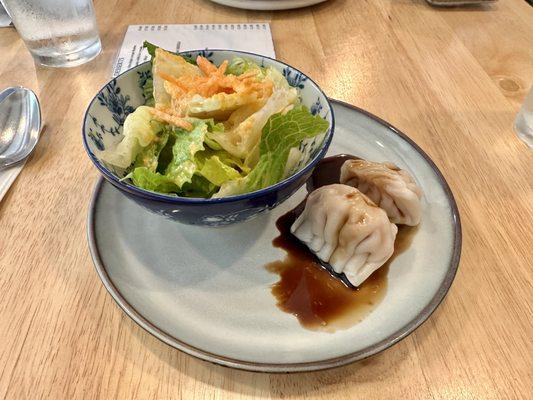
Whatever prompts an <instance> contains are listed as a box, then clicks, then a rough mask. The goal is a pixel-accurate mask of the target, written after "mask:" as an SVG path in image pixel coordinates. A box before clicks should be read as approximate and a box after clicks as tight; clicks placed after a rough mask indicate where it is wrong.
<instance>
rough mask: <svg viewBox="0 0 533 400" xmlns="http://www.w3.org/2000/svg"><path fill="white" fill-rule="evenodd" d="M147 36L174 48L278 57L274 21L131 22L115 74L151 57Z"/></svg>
mask: <svg viewBox="0 0 533 400" xmlns="http://www.w3.org/2000/svg"><path fill="white" fill-rule="evenodd" d="M145 40H147V41H148V42H151V43H153V44H155V45H157V46H159V47H162V48H164V49H166V50H169V51H174V52H180V51H190V50H204V49H231V50H241V51H249V52H252V53H259V54H261V55H265V56H268V57H275V53H274V44H273V43H272V33H271V32H270V25H269V24H267V23H264V22H256V23H246V24H243V23H240V24H189V25H129V26H128V29H127V31H126V35H125V36H124V41H123V42H122V47H121V48H120V50H119V52H118V56H117V59H116V61H115V65H114V66H113V76H117V75H119V74H121V73H122V72H124V71H126V70H128V69H130V68H133V67H135V66H136V65H139V64H141V63H143V62H145V61H147V60H149V58H150V56H149V55H148V52H147V51H146V49H145V48H143V42H144V41H145Z"/></svg>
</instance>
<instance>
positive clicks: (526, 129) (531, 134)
mask: <svg viewBox="0 0 533 400" xmlns="http://www.w3.org/2000/svg"><path fill="white" fill-rule="evenodd" d="M514 129H515V131H516V134H517V135H518V137H519V138H520V139H522V140H523V141H524V142H526V143H527V145H528V146H529V147H533V86H532V87H531V88H530V89H529V93H528V94H527V96H526V98H525V99H524V104H522V107H521V108H520V111H519V112H518V114H517V115H516V119H515V121H514Z"/></svg>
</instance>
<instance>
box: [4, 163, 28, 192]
mask: <svg viewBox="0 0 533 400" xmlns="http://www.w3.org/2000/svg"><path fill="white" fill-rule="evenodd" d="M25 163H26V162H25V161H24V162H22V163H21V164H18V165H15V166H14V167H10V168H7V169H2V170H0V201H2V199H3V198H4V195H5V194H6V193H7V191H8V189H9V187H10V186H11V184H12V183H13V182H14V181H15V179H16V178H17V176H18V174H19V173H20V171H21V170H22V168H23V167H24V164H25Z"/></svg>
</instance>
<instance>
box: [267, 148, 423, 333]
mask: <svg viewBox="0 0 533 400" xmlns="http://www.w3.org/2000/svg"><path fill="white" fill-rule="evenodd" d="M355 158H357V157H354V156H350V155H345V154H341V155H338V156H333V157H327V158H324V159H323V160H322V161H321V162H320V163H319V164H318V165H317V167H316V168H315V171H314V172H313V175H312V177H311V178H310V179H309V181H308V182H307V189H308V191H309V192H311V191H312V190H315V189H317V188H319V187H320V186H324V185H329V184H332V183H339V176H340V167H341V166H342V164H343V163H344V162H345V161H346V160H348V159H355ZM304 207H305V200H304V201H303V202H302V203H300V204H299V205H298V206H297V207H296V208H295V209H293V210H291V211H289V212H288V213H286V214H285V215H283V216H281V217H280V218H279V219H278V220H277V222H276V226H277V228H278V230H279V231H280V235H279V236H278V237H276V238H275V239H274V240H273V242H272V243H273V245H274V246H275V247H279V248H281V249H283V250H285V251H286V252H287V256H286V257H285V259H284V260H280V261H275V262H272V263H270V264H268V265H267V266H266V268H267V269H268V271H270V272H273V273H276V274H278V275H279V276H280V280H279V281H278V282H276V283H275V284H274V285H272V294H273V295H274V297H275V298H276V299H277V305H278V307H279V308H280V309H281V310H282V311H285V312H287V313H291V314H294V315H295V316H296V317H297V318H298V320H299V321H300V324H301V325H302V326H303V327H305V328H307V329H311V330H324V331H329V332H333V331H335V330H337V329H345V328H348V327H350V326H352V325H354V324H356V323H357V322H360V321H361V320H362V319H363V318H364V317H365V316H366V315H368V314H369V313H370V312H371V311H372V309H373V308H374V307H375V306H376V305H377V304H379V303H380V302H381V300H382V299H383V297H384V296H385V293H386V290H387V273H388V270H389V265H390V263H391V262H392V261H393V260H394V258H395V257H396V256H398V254H400V253H401V252H403V251H405V250H406V249H407V248H408V247H409V245H410V243H411V241H412V238H413V235H414V233H415V232H416V229H417V228H416V227H408V226H403V225H402V226H400V227H399V230H398V235H397V236H396V242H395V244H394V247H395V250H394V254H393V256H392V257H391V258H390V259H389V260H388V261H387V263H386V264H385V265H383V266H382V267H381V268H379V269H378V270H377V271H375V272H374V273H373V274H372V275H371V276H370V277H369V278H368V279H367V280H366V281H365V282H363V284H362V285H361V286H359V287H357V288H355V287H353V286H352V285H351V284H350V283H349V282H348V281H347V279H346V277H345V276H344V274H336V273H335V272H333V271H332V270H330V269H329V266H328V265H327V264H323V263H322V262H321V261H320V259H318V257H316V256H315V255H314V254H313V253H312V252H311V251H310V250H309V249H308V248H307V246H305V245H304V244H303V243H301V242H300V241H299V240H298V239H297V238H296V237H295V236H294V235H292V234H291V232H290V227H291V225H292V224H293V222H294V221H295V220H296V218H298V216H299V215H300V213H301V212H302V211H303V209H304Z"/></svg>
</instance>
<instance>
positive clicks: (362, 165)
mask: <svg viewBox="0 0 533 400" xmlns="http://www.w3.org/2000/svg"><path fill="white" fill-rule="evenodd" d="M340 182H341V183H343V184H345V185H350V186H353V187H355V188H357V189H359V190H360V191H361V192H363V193H364V194H366V195H367V196H368V197H369V198H370V199H371V200H372V201H373V202H374V203H376V204H377V205H378V206H379V207H381V208H383V209H384V210H385V211H386V213H387V215H388V216H389V218H390V220H391V222H393V223H395V224H404V225H411V226H415V225H418V224H419V223H420V218H421V216H422V205H421V202H420V199H421V198H422V190H421V189H420V187H418V185H417V184H416V183H415V181H414V179H413V178H412V176H411V175H409V174H408V173H407V172H406V171H404V170H402V169H400V168H398V167H397V166H396V165H394V164H392V163H389V162H385V163H377V162H372V161H366V160H361V159H357V160H348V161H346V162H345V163H344V164H343V165H342V167H341V176H340Z"/></svg>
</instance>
